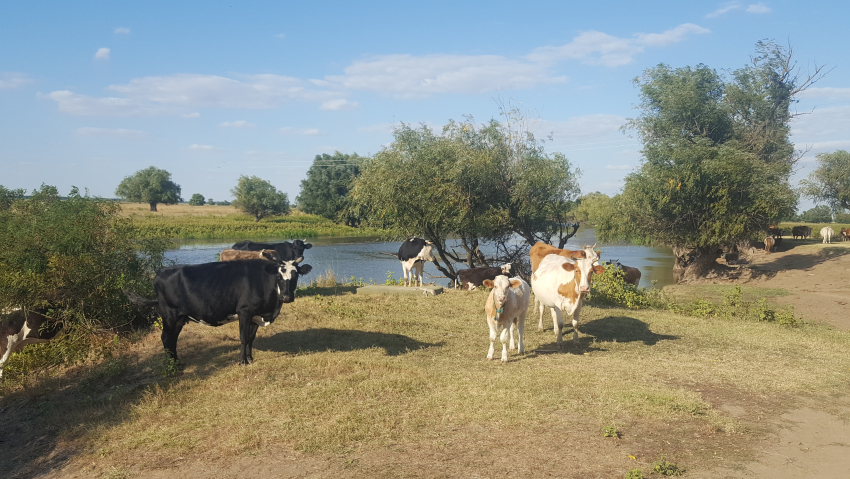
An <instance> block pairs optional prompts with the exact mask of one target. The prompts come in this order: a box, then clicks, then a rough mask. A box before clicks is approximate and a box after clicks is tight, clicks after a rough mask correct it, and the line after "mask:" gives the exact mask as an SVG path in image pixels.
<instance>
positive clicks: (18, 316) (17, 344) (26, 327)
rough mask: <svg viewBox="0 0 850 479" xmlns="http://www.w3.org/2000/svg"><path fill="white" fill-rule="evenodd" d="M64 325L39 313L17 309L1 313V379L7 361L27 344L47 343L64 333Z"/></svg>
mask: <svg viewBox="0 0 850 479" xmlns="http://www.w3.org/2000/svg"><path fill="white" fill-rule="evenodd" d="M62 326H63V323H61V322H59V321H55V320H53V319H51V318H49V317H47V316H45V315H43V314H41V313H39V312H36V311H30V310H27V309H21V308H19V309H15V310H11V311H4V312H3V313H0V379H3V368H4V367H5V365H6V361H8V360H9V358H10V357H11V356H12V354H13V353H16V352H18V351H20V350H21V349H23V348H24V346H26V345H27V344H35V343H46V342H48V341H50V340H51V339H53V338H55V337H56V335H57V334H59V333H60V332H61V331H62Z"/></svg>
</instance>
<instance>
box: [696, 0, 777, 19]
mask: <svg viewBox="0 0 850 479" xmlns="http://www.w3.org/2000/svg"><path fill="white" fill-rule="evenodd" d="M735 10H744V11H745V12H747V13H755V14H762V13H770V12H771V11H772V10H771V9H770V7H768V6H767V4H765V3H763V2H762V3H755V4H751V5H747V6H746V7H745V6H744V4H743V3H739V2H732V3H726V4H724V5H723V6H722V7H720V8H718V9H717V10H715V11H713V12H711V13H709V14H707V15H706V16H705V18H717V17H721V16H723V15H726V14H727V13H729V12H732V11H735Z"/></svg>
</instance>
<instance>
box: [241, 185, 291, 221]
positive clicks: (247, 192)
mask: <svg viewBox="0 0 850 479" xmlns="http://www.w3.org/2000/svg"><path fill="white" fill-rule="evenodd" d="M230 192H231V193H232V194H233V196H235V197H236V201H234V202H233V206H235V207H236V208H238V209H240V210H242V211H244V212H245V213H248V214H249V215H251V216H253V217H254V221H255V222H257V221H260V219H262V218H264V217H266V216H274V215H285V214H289V198H288V197H287V195H286V193H284V192H280V191H277V188H275V187H274V186H272V184H271V183H269V182H268V181H266V180H263V179H261V178H258V177H256V176H250V177H249V176H244V175H243V176H240V177H239V182H238V183H237V184H236V187H235V188H233V189H231V190H230Z"/></svg>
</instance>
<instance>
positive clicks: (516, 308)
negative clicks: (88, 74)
mask: <svg viewBox="0 0 850 479" xmlns="http://www.w3.org/2000/svg"><path fill="white" fill-rule="evenodd" d="M484 286H486V287H488V288H493V289H492V291H490V295H489V296H488V297H487V302H486V303H484V316H485V317H486V318H487V325H488V326H489V327H490V350H489V351H487V359H489V360H492V359H493V343H495V342H496V336H497V335H498V334H499V328H503V329H502V334H501V335H500V339H501V341H502V362H503V363H506V362H508V348H507V344H506V341H505V340H506V339H507V337H508V335H510V337H511V344H510V346H511V350H513V349H517V347H518V348H519V349H518V351H517V352H518V353H519V354H523V353H525V345H524V344H523V342H522V335H523V331H524V330H525V317H526V315H527V314H528V300H529V297H530V296H531V289H530V288H529V287H528V283H526V282H525V281H523V279H522V278H520V277H516V278H511V279H508V277H507V276H504V275H501V274H500V275H498V276H496V279H492V280H491V279H485V280H484ZM514 326H516V328H517V343H516V345H515V343H514V329H513V328H514Z"/></svg>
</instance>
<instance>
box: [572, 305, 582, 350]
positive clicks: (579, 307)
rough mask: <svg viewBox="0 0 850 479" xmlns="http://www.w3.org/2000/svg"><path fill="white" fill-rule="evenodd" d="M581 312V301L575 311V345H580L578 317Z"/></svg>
mask: <svg viewBox="0 0 850 479" xmlns="http://www.w3.org/2000/svg"><path fill="white" fill-rule="evenodd" d="M579 313H581V303H579V305H578V306H576V310H575V312H574V313H573V346H575V347H578V346H579V344H578V317H579Z"/></svg>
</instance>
